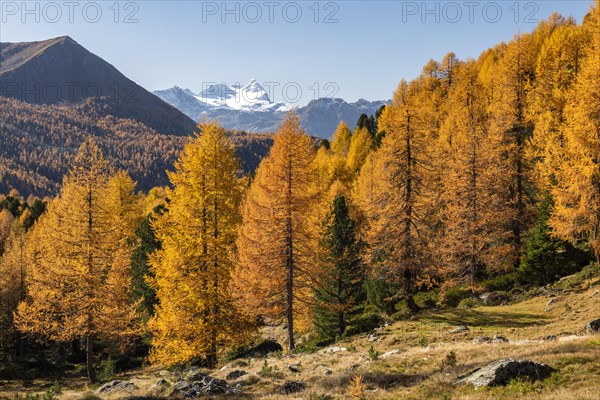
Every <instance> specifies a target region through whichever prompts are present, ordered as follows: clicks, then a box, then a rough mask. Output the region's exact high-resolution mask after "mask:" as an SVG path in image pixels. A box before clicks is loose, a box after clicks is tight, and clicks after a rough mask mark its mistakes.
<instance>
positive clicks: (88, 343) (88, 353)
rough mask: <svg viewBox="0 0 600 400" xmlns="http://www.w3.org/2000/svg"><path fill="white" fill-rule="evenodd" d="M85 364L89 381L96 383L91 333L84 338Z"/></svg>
mask: <svg viewBox="0 0 600 400" xmlns="http://www.w3.org/2000/svg"><path fill="white" fill-rule="evenodd" d="M85 364H86V368H87V376H88V379H89V381H90V383H96V373H95V371H94V343H93V339H92V335H90V334H88V335H87V336H86V338H85Z"/></svg>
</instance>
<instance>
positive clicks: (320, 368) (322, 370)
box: [315, 365, 333, 376]
mask: <svg viewBox="0 0 600 400" xmlns="http://www.w3.org/2000/svg"><path fill="white" fill-rule="evenodd" d="M315 371H316V372H319V373H322V374H323V375H326V376H329V375H331V374H333V371H332V370H330V369H329V368H327V367H326V366H325V365H319V366H318V367H317V368H315Z"/></svg>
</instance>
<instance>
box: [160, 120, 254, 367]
mask: <svg viewBox="0 0 600 400" xmlns="http://www.w3.org/2000/svg"><path fill="white" fill-rule="evenodd" d="M199 130H200V133H199V134H198V135H197V136H195V137H194V138H192V139H191V140H190V142H189V143H188V144H187V145H186V146H185V148H184V150H183V152H182V153H181V155H180V158H179V160H178V162H177V163H176V171H175V172H173V173H169V179H170V180H171V183H172V184H173V187H174V188H173V189H172V190H170V191H169V192H168V198H169V202H168V204H167V208H168V209H167V211H166V212H165V213H164V214H162V215H161V216H158V217H157V218H156V220H155V221H154V222H153V227H154V229H155V232H156V235H157V238H158V239H159V240H160V241H161V242H162V248H161V249H160V250H158V251H157V252H155V253H154V254H153V255H152V256H151V258H150V263H151V268H152V271H153V272H154V275H155V278H154V279H152V280H151V285H152V286H153V287H154V288H155V290H156V296H157V299H158V305H157V307H156V315H155V317H154V318H153V319H152V320H151V321H150V322H149V327H150V330H151V332H152V333H153V339H152V352H151V360H153V361H154V362H157V363H161V364H164V365H173V364H182V363H185V362H187V361H190V360H193V359H196V358H199V357H203V358H204V359H205V360H206V363H207V365H208V366H209V367H210V368H213V367H215V365H216V363H217V356H218V353H219V351H220V350H222V349H223V347H224V346H227V345H229V344H231V343H232V342H235V341H236V340H237V339H239V338H240V337H241V335H243V334H244V331H245V330H244V328H243V327H242V326H241V323H240V321H241V318H239V316H238V315H237V313H236V311H235V310H234V308H233V305H232V301H231V288H230V278H231V272H232V269H233V266H234V262H235V240H236V235H237V229H238V225H239V223H240V221H241V219H240V210H239V206H240V202H241V199H242V190H243V189H242V184H241V181H240V179H239V177H238V173H239V170H240V166H239V161H238V158H237V156H236V155H235V150H234V147H233V144H232V143H231V141H230V140H229V138H228V137H227V136H226V133H225V130H224V129H223V128H222V127H221V126H219V125H218V124H217V123H216V122H204V123H202V124H200V125H199Z"/></svg>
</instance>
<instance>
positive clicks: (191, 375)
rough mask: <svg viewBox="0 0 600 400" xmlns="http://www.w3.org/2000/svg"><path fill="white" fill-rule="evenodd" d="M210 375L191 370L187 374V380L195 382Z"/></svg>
mask: <svg viewBox="0 0 600 400" xmlns="http://www.w3.org/2000/svg"><path fill="white" fill-rule="evenodd" d="M207 376H208V375H206V374H205V373H202V372H199V371H196V372H190V373H189V374H188V375H187V379H186V380H187V381H188V382H194V381H201V380H203V379H205V378H206V377H207Z"/></svg>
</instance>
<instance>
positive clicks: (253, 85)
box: [192, 79, 290, 112]
mask: <svg viewBox="0 0 600 400" xmlns="http://www.w3.org/2000/svg"><path fill="white" fill-rule="evenodd" d="M192 95H193V97H194V98H196V100H198V101H199V102H201V103H203V104H204V105H207V106H210V107H216V108H226V109H232V110H239V111H249V112H250V111H251V112H255V111H271V110H278V111H286V110H288V109H289V108H290V107H289V105H287V104H284V103H273V102H272V101H271V99H270V98H269V95H268V93H267V91H266V90H265V88H264V87H263V86H262V85H261V84H260V83H258V81H256V79H252V80H250V82H248V83H246V84H245V85H242V84H240V83H235V84H233V85H231V86H229V85H227V84H226V83H212V84H210V85H205V87H203V88H202V91H200V92H199V93H197V94H192Z"/></svg>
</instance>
